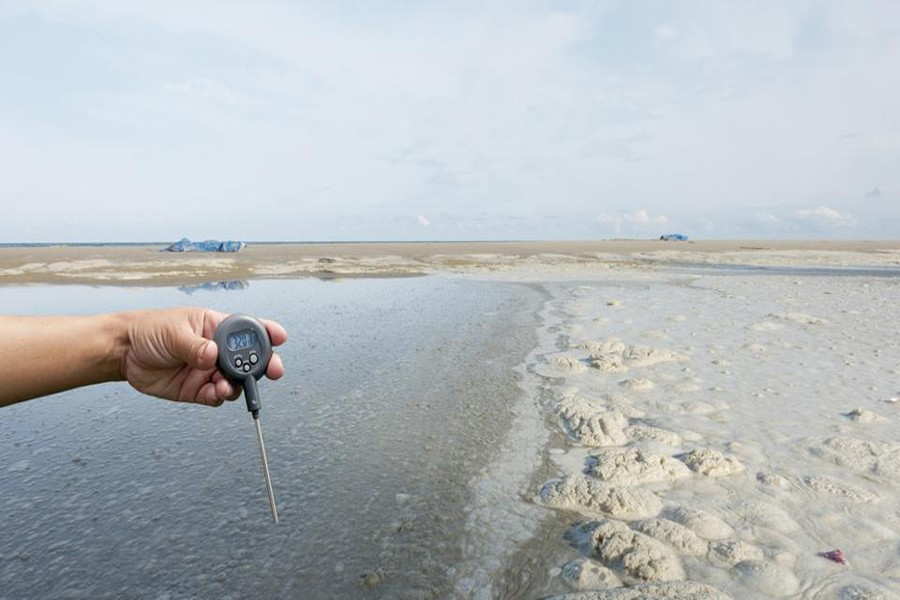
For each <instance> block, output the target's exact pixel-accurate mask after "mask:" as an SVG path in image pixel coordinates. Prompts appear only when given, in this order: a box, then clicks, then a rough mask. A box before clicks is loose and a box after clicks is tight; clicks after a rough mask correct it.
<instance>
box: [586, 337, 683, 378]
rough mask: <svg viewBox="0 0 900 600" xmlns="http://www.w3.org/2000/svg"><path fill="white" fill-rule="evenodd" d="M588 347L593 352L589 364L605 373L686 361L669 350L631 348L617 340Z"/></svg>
mask: <svg viewBox="0 0 900 600" xmlns="http://www.w3.org/2000/svg"><path fill="white" fill-rule="evenodd" d="M588 345H589V346H590V347H586V348H585V349H588V350H591V351H592V352H591V355H590V356H589V357H588V362H589V364H590V365H591V366H592V367H594V368H595V369H598V370H600V371H603V372H605V373H621V372H622V371H626V370H628V368H629V367H649V366H652V365H655V364H658V363H662V362H673V361H683V360H686V357H684V356H682V355H680V354H677V353H675V352H671V351H669V350H662V349H660V348H651V347H649V346H629V345H626V344H625V343H623V342H622V340H620V339H617V338H613V339H609V340H604V341H602V342H594V343H588Z"/></svg>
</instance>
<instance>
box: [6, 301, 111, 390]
mask: <svg viewBox="0 0 900 600" xmlns="http://www.w3.org/2000/svg"><path fill="white" fill-rule="evenodd" d="M126 345H127V324H126V319H125V316H124V315H122V314H108V315H96V316H87V317H15V316H0V372H2V373H3V382H2V385H0V406H5V405H7V404H13V403H15V402H21V401H23V400H29V399H31V398H36V397H38V396H46V395H48V394H53V393H56V392H60V391H63V390H66V389H70V388H74V387H80V386H84V385H90V384H94V383H101V382H104V381H113V380H119V379H122V373H121V360H122V355H123V353H124V351H125V348H126Z"/></svg>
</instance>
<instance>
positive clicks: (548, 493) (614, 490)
mask: <svg viewBox="0 0 900 600" xmlns="http://www.w3.org/2000/svg"><path fill="white" fill-rule="evenodd" d="M540 501H541V503H542V504H543V505H544V506H550V507H553V508H565V509H569V510H575V511H579V512H585V511H587V512H590V513H601V514H605V515H609V516H611V517H616V518H618V519H646V518H648V517H652V516H655V515H657V514H658V513H659V511H660V510H661V509H662V501H661V500H660V499H659V497H658V496H657V495H656V494H654V493H653V492H650V491H647V490H644V489H641V488H630V487H624V486H615V485H610V484H608V483H604V482H602V481H595V480H593V479H588V478H587V477H585V476H584V475H568V476H566V477H563V478H562V479H554V480H552V481H548V482H547V483H545V484H544V486H543V487H542V488H541V492H540Z"/></svg>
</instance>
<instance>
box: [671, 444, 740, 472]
mask: <svg viewBox="0 0 900 600" xmlns="http://www.w3.org/2000/svg"><path fill="white" fill-rule="evenodd" d="M678 459H679V460H681V461H682V462H683V463H684V464H686V465H687V466H688V467H690V468H691V470H692V471H695V472H697V473H700V474H701V475H706V476H707V477H725V476H727V475H734V474H735V473H740V472H741V471H743V470H744V465H742V464H741V463H740V462H739V461H738V459H736V458H733V457H731V456H725V455H724V454H722V453H721V452H719V451H718V450H713V449H712V448H697V449H696V450H691V451H690V452H688V453H687V454H679V455H678Z"/></svg>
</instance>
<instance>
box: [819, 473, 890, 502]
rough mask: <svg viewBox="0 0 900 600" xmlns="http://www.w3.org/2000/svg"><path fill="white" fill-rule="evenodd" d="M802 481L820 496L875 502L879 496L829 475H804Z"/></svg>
mask: <svg viewBox="0 0 900 600" xmlns="http://www.w3.org/2000/svg"><path fill="white" fill-rule="evenodd" d="M802 481H803V483H804V484H805V485H806V486H807V487H808V488H809V489H810V490H811V491H812V492H815V493H816V494H817V495H820V496H835V497H838V498H844V499H846V500H850V501H851V502H875V501H876V500H878V496H876V495H875V494H873V493H871V492H868V491H866V490H864V489H862V488H858V487H856V486H853V485H850V484H849V483H843V482H840V481H837V480H836V479H831V478H829V477H813V476H808V477H804V478H803V480H802Z"/></svg>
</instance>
